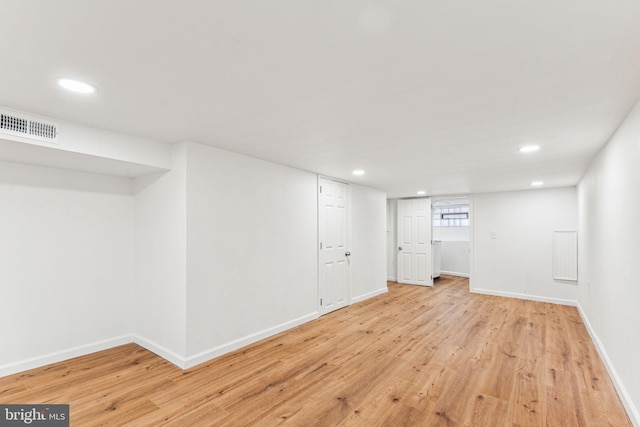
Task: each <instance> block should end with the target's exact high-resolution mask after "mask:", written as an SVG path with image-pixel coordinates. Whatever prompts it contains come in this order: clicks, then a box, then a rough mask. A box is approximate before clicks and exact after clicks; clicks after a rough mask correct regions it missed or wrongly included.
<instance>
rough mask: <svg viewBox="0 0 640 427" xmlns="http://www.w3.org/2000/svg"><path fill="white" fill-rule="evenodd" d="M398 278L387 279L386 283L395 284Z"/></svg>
mask: <svg viewBox="0 0 640 427" xmlns="http://www.w3.org/2000/svg"><path fill="white" fill-rule="evenodd" d="M397 281H398V278H397V277H387V282H397Z"/></svg>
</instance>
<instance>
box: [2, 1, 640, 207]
mask: <svg viewBox="0 0 640 427" xmlns="http://www.w3.org/2000/svg"><path fill="white" fill-rule="evenodd" d="M638 18H640V2H639V1H637V0H608V1H606V2H605V1H602V0H537V1H524V0H515V1H514V0H487V1H482V2H479V1H476V0H459V1H435V0H429V1H425V0H404V1H402V0H394V1H391V0H389V1H384V0H381V1H357V0H351V1H344V0H340V1H338V0H322V1H320V0H317V1H300V0H271V1H265V0H226V1H196V0H181V1H178V0H175V1H169V0H144V1H143V0H99V1H98V0H95V1H84V0H75V1H71V0H56V1H50V0H40V1H36V0H3V2H2V15H1V16H0V55H1V58H2V65H1V66H0V76H1V77H2V79H1V80H0V105H3V106H6V107H10V108H15V109H19V110H23V111H27V112H32V113H36V114H40V115H46V116H50V117H54V118H59V119H64V120H69V121H75V122H79V123H84V124H88V125H92V126H97V127H101V128H105V129H109V130H114V131H118V132H122V133H127V134H132V135H138V136H144V137H149V138H153V139H157V140H160V141H166V142H169V143H172V142H177V141H183V140H190V141H195V142H200V143H203V144H210V145H213V146H217V147H221V148H225V149H228V150H231V151H235V152H239V153H244V154H248V155H251V156H254V157H258V158H262V159H266V160H270V161H274V162H277V163H281V164H286V165H291V166H295V167H297V168H301V169H305V170H309V171H313V172H318V173H321V174H324V175H328V176H332V177H336V178H342V179H348V180H350V181H353V182H359V183H363V184H365V185H370V186H373V187H376V188H380V189H382V190H385V191H386V192H387V193H388V195H389V196H390V197H399V196H415V194H416V191H417V190H425V191H426V192H427V194H430V195H437V194H459V193H468V192H485V191H501V190H515V189H523V188H529V184H530V182H531V181H533V180H542V181H544V182H545V186H564V185H574V184H576V183H577V182H578V180H579V179H580V177H581V175H582V173H583V172H584V169H585V167H586V166H587V165H588V163H589V161H590V159H591V158H592V157H593V156H594V154H595V153H596V151H597V150H598V149H599V148H600V147H602V145H603V144H604V143H605V142H606V141H607V139H608V138H609V137H610V136H611V134H612V133H613V132H614V131H615V129H616V127H617V126H618V124H619V123H620V122H621V121H622V120H623V118H624V116H625V115H626V114H627V112H628V111H629V110H630V109H631V107H632V106H633V104H634V103H635V102H636V101H637V100H638V98H640V78H639V77H640V25H639V24H638ZM60 76H68V77H76V78H80V79H84V80H87V81H89V82H92V83H94V84H95V85H96V86H98V88H99V92H98V93H97V94H96V95H94V96H92V97H78V96H73V95H71V94H68V93H64V92H62V91H61V90H60V89H59V88H58V87H57V86H56V85H55V78H56V77H60ZM529 143H536V144H539V145H541V146H542V149H541V150H540V151H539V152H537V153H534V154H531V155H528V156H525V155H522V154H520V153H518V152H517V151H516V150H517V148H518V147H519V146H521V145H525V144H529ZM355 168H362V169H365V170H366V175H365V176H363V177H353V176H351V171H352V170H353V169H355Z"/></svg>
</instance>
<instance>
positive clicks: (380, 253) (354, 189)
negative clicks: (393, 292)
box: [350, 184, 387, 303]
mask: <svg viewBox="0 0 640 427" xmlns="http://www.w3.org/2000/svg"><path fill="white" fill-rule="evenodd" d="M350 188H351V217H352V221H351V242H352V244H351V253H352V255H351V257H350V263H351V302H352V303H353V302H356V301H361V300H363V299H366V298H370V297H372V296H374V295H378V294H381V293H384V292H386V291H387V281H386V277H387V271H386V268H385V262H386V259H387V256H386V244H387V241H386V240H387V236H386V231H385V230H386V227H387V218H386V206H387V204H386V195H385V193H383V192H382V191H379V190H375V189H373V188H368V187H363V186H361V185H355V184H352V185H351V186H350Z"/></svg>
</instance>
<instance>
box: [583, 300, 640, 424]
mask: <svg viewBox="0 0 640 427" xmlns="http://www.w3.org/2000/svg"><path fill="white" fill-rule="evenodd" d="M576 306H577V307H578V312H579V313H580V317H582V321H583V322H584V326H585V327H586V328H587V332H589V336H591V341H593V344H594V345H595V347H596V350H598V354H600V358H601V359H602V362H603V363H604V366H605V367H606V368H607V372H609V377H611V381H612V382H613V385H614V387H615V388H616V390H617V391H618V396H619V397H620V400H621V401H622V404H623V405H624V408H625V409H626V410H627V415H628V416H629V418H630V419H631V422H632V423H633V425H634V426H635V427H640V411H638V408H636V406H635V405H634V404H633V400H632V399H631V396H629V392H628V391H627V388H626V387H625V386H624V383H623V382H622V379H621V378H620V376H619V375H618V372H617V371H616V369H615V368H614V366H613V363H612V362H611V359H610V358H609V355H608V354H607V351H606V350H605V348H604V345H602V341H600V338H599V337H598V334H596V331H595V330H593V328H592V327H591V322H589V318H588V317H587V314H586V313H585V312H584V310H583V309H582V306H581V305H580V304H579V303H578V304H576Z"/></svg>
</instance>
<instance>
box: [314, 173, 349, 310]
mask: <svg viewBox="0 0 640 427" xmlns="http://www.w3.org/2000/svg"><path fill="white" fill-rule="evenodd" d="M323 181H331V182H336V183H338V184H344V185H345V186H346V188H345V210H346V211H345V217H346V218H345V227H346V232H345V249H346V250H347V251H349V248H350V247H351V185H350V184H349V183H348V182H346V181H342V180H339V179H336V178H331V177H328V176H324V175H317V186H316V203H317V220H318V221H317V224H318V226H317V233H316V235H317V241H316V249H317V251H318V252H317V260H318V270H317V275H318V276H317V278H318V286H317V295H316V297H317V298H316V302H317V304H318V305H317V307H318V313H319V315H320V316H323V315H325V314H328V313H331V312H332V311H335V310H338V309H340V308H344V307H348V306H350V305H351V268H350V266H351V259H350V258H349V257H347V260H346V262H347V277H346V281H347V286H346V296H345V300H346V305H345V306H344V307H342V306H341V307H337V308H333V309H331V310H327V309H326V308H325V307H324V306H323V305H322V299H323V298H324V296H325V294H326V292H327V289H326V287H325V286H324V284H323V283H322V280H321V273H320V269H321V268H322V262H321V255H322V253H321V250H322V249H321V248H320V245H321V235H320V226H321V221H320V208H321V206H320V194H321V193H320V187H321V185H322V182H323Z"/></svg>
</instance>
